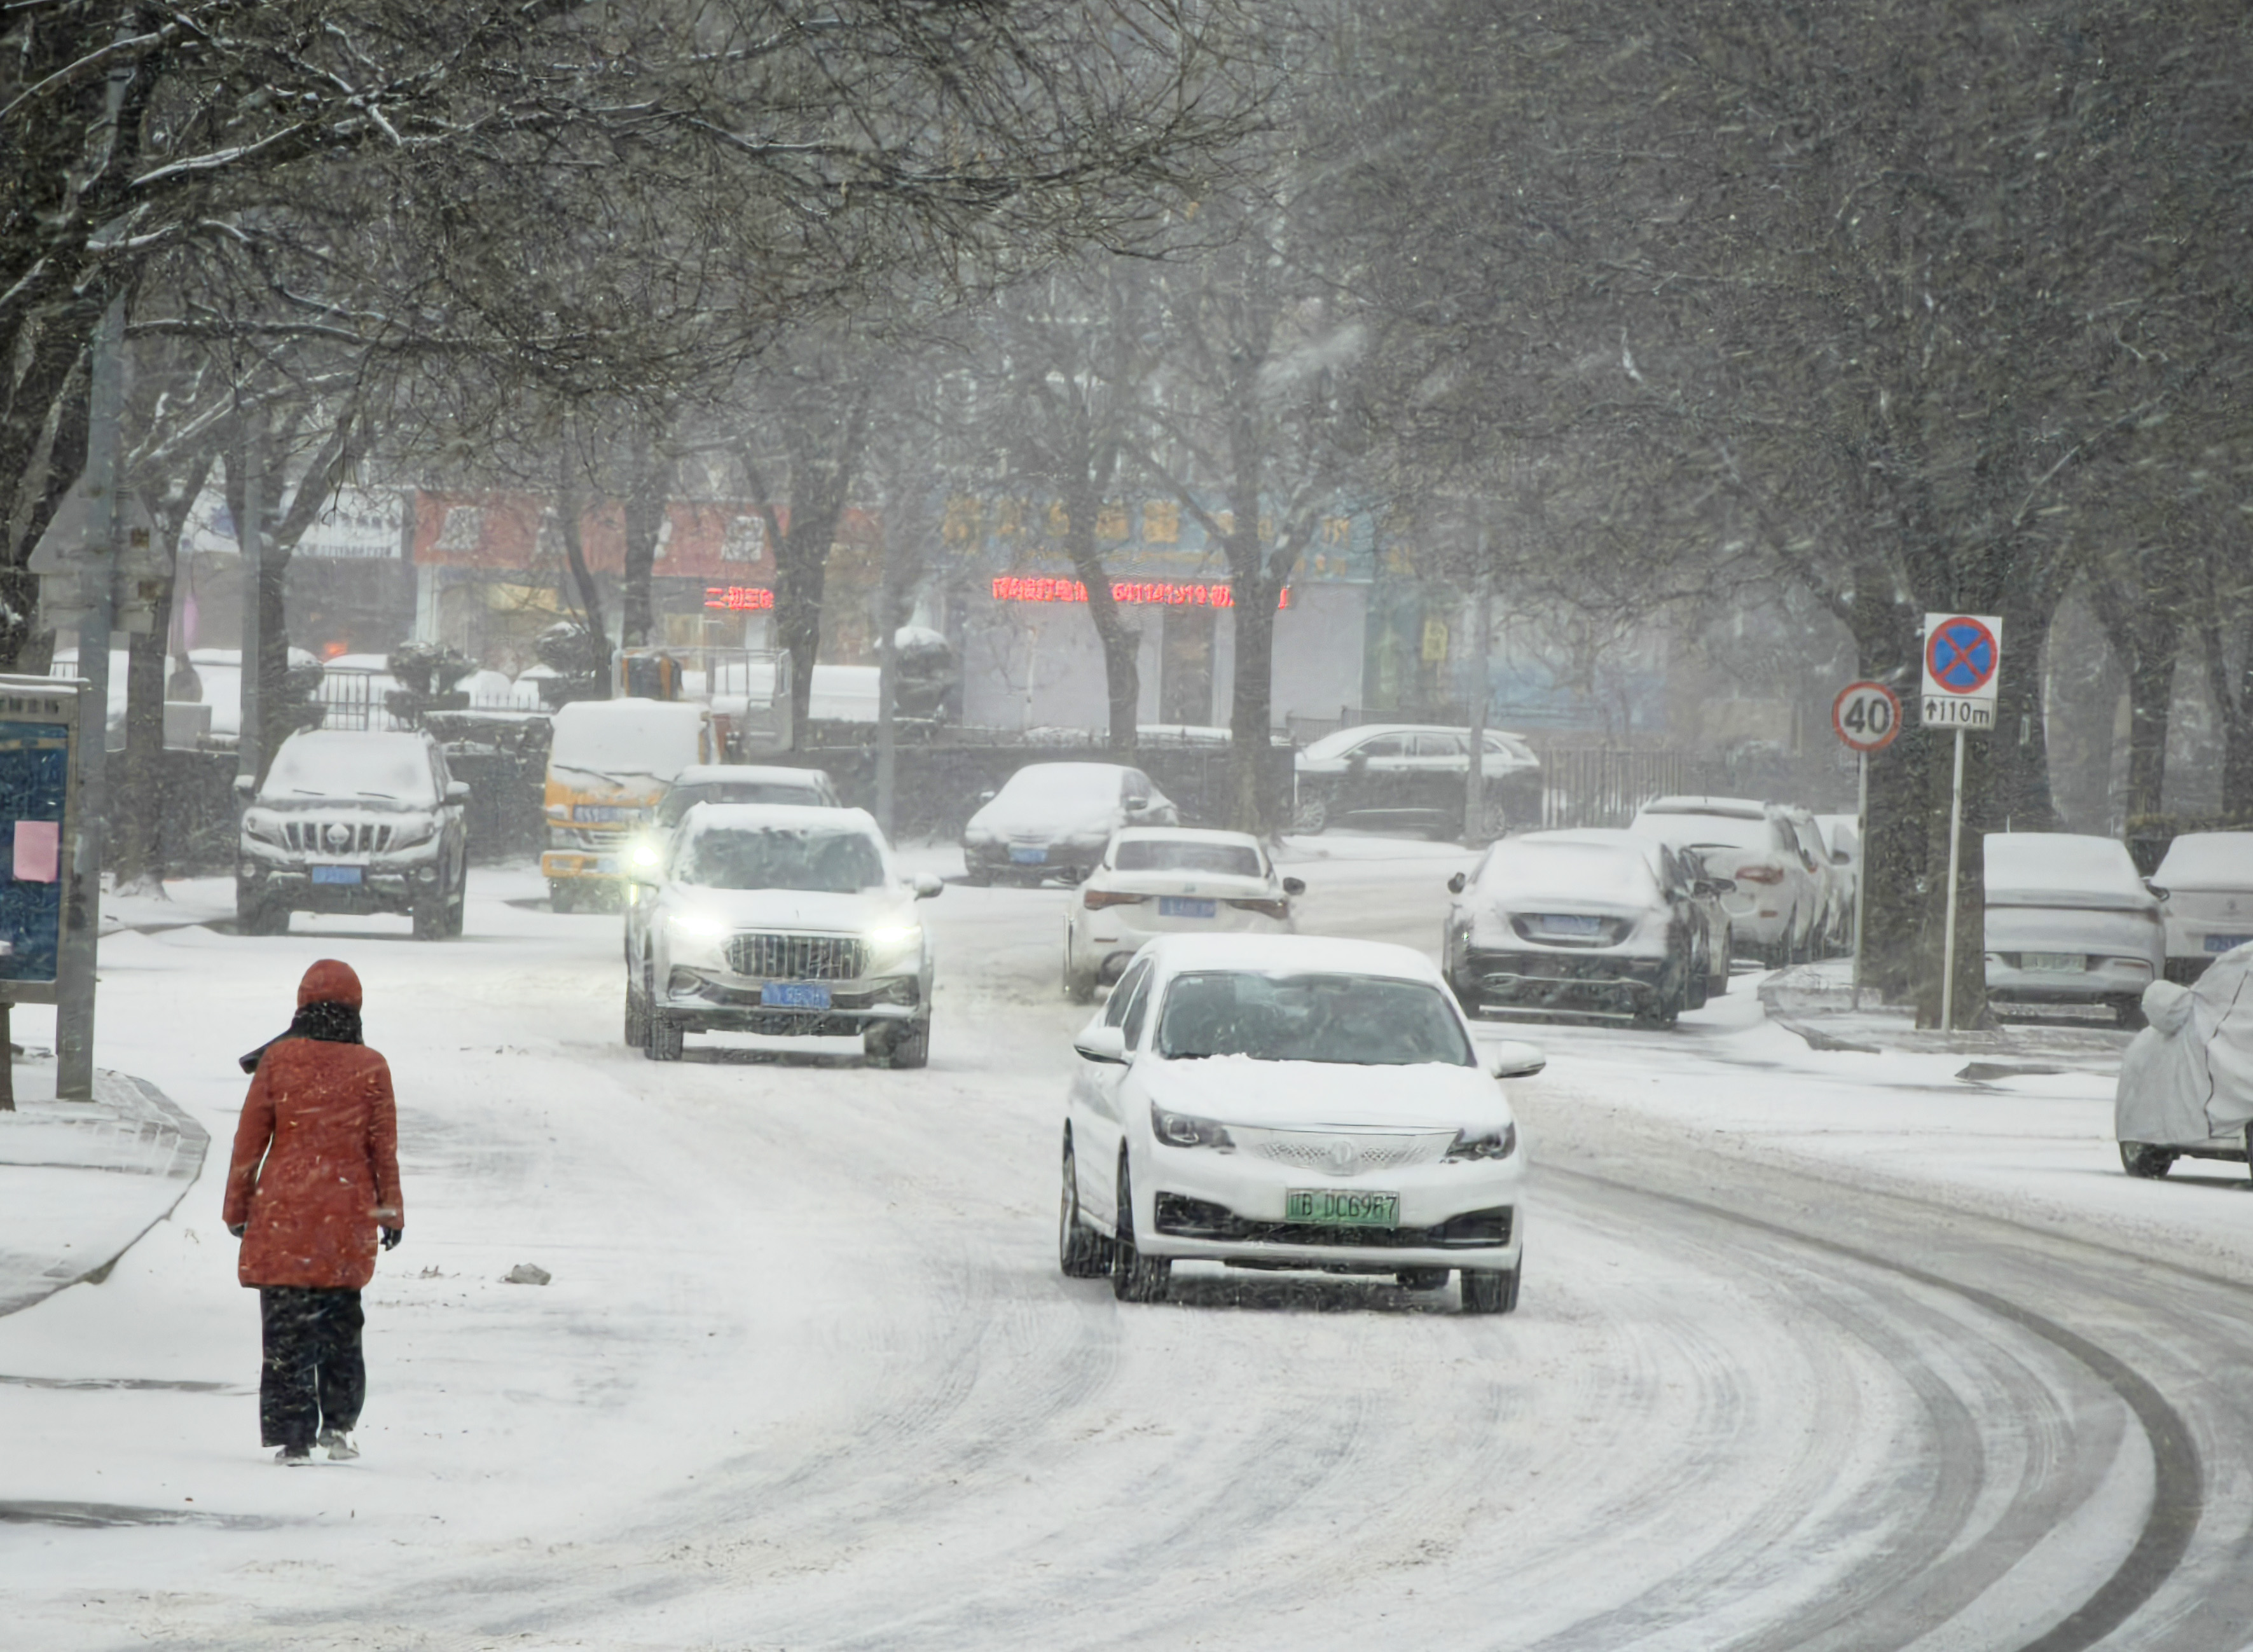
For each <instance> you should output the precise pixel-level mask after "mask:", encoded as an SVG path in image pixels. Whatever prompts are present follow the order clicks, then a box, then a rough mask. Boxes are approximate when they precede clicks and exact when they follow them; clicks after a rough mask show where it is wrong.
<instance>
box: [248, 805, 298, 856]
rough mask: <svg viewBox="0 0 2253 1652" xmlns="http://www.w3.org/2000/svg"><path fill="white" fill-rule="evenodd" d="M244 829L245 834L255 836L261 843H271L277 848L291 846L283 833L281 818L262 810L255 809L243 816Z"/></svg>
mask: <svg viewBox="0 0 2253 1652" xmlns="http://www.w3.org/2000/svg"><path fill="white" fill-rule="evenodd" d="M242 831H243V835H244V836H246V837H252V838H255V839H257V840H259V841H260V842H261V843H270V844H272V845H273V846H274V847H276V848H277V849H286V848H288V847H289V839H288V838H287V837H286V836H284V835H283V833H282V822H281V820H280V819H278V818H277V817H276V816H274V815H270V814H268V813H266V812H263V811H262V810H258V809H253V810H251V811H250V812H248V814H245V815H244V816H243V817H242Z"/></svg>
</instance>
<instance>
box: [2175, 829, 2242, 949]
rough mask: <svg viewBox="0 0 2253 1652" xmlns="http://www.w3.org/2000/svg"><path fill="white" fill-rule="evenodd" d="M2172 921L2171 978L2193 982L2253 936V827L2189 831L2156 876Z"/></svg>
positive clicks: (2177, 842)
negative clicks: (2246, 829) (2218, 960)
mask: <svg viewBox="0 0 2253 1652" xmlns="http://www.w3.org/2000/svg"><path fill="white" fill-rule="evenodd" d="M2151 883H2152V889H2154V890H2155V891H2156V892H2158V894H2159V910H2160V914H2161V916H2162V917H2165V918H2166V926H2167V979H2169V980H2171V981H2178V982H2188V981H2194V980H2196V979H2198V978H2199V977H2200V975H2201V974H2203V973H2204V972H2205V970H2206V966H2207V965H2209V964H2211V963H2212V962H2214V960H2215V958H2220V957H2221V956H2222V954H2223V953H2224V952H2229V951H2236V949H2237V948H2238V947H2241V946H2243V945H2244V944H2245V943H2246V942H2248V941H2253V832H2186V833H2183V834H2182V835H2181V836H2180V837H2179V838H2177V839H2176V840H2174V841H2173V843H2171V844H2169V845H2168V846H2167V853H2166V859H2165V860H2163V861H2160V862H2159V870H2158V871H2157V872H2154V873H2153V874H2152V880H2151Z"/></svg>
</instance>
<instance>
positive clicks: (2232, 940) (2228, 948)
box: [2206, 935, 2253, 952]
mask: <svg viewBox="0 0 2253 1652" xmlns="http://www.w3.org/2000/svg"><path fill="white" fill-rule="evenodd" d="M2248 941H2253V935H2209V936H2208V937H2207V938H2206V950H2207V951H2209V952H2234V951H2236V950H2237V949H2238V948H2239V947H2241V946H2243V945H2244V944H2245V943H2246V942H2248Z"/></svg>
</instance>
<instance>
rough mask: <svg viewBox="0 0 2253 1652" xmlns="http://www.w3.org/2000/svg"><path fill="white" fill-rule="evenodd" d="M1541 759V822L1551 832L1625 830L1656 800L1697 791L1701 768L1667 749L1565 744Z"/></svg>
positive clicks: (1684, 755) (1685, 756) (1542, 753)
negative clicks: (1567, 828) (1563, 829)
mask: <svg viewBox="0 0 2253 1652" xmlns="http://www.w3.org/2000/svg"><path fill="white" fill-rule="evenodd" d="M1538 755H1539V756H1540V758H1541V824H1542V826H1544V827H1547V828H1552V829H1553V828H1556V827H1560V826H1625V825H1627V824H1628V822H1629V821H1630V820H1632V819H1634V818H1635V812H1636V810H1637V809H1639V808H1641V807H1642V806H1643V805H1644V804H1646V803H1648V802H1650V799H1651V798H1657V797H1664V796H1665V795H1666V794H1668V793H1670V792H1681V791H1695V790H1698V787H1699V771H1700V770H1701V769H1702V767H1703V765H1701V764H1698V763H1692V762H1691V758H1690V756H1689V754H1688V753H1687V752H1683V751H1677V750H1673V749H1667V748H1653V749H1636V748H1622V747H1618V746H1561V747H1552V748H1550V749H1547V750H1541V751H1539V752H1538Z"/></svg>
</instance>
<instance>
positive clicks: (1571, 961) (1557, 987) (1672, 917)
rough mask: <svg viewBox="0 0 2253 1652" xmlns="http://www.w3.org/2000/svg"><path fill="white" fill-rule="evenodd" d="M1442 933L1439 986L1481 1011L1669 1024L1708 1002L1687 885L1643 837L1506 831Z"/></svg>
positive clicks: (1465, 886) (1456, 886) (1450, 883)
mask: <svg viewBox="0 0 2253 1652" xmlns="http://www.w3.org/2000/svg"><path fill="white" fill-rule="evenodd" d="M1447 888H1448V889H1449V890H1450V891H1452V892H1453V893H1454V897H1455V898H1454V902H1453V903H1451V904H1450V905H1449V906H1448V908H1447V921H1446V923H1445V924H1444V925H1443V926H1442V928H1441V931H1440V958H1441V959H1442V960H1443V963H1444V967H1445V969H1446V971H1447V984H1448V985H1449V986H1452V987H1453V988H1454V993H1455V997H1456V998H1457V999H1458V1000H1460V1001H1461V1004H1462V1007H1463V1008H1464V1009H1465V1010H1466V1011H1468V1013H1469V1014H1473V1015H1476V1014H1479V1013H1480V1012H1481V1011H1482V1010H1486V1009H1498V1010H1518V1011H1533V1012H1538V1013H1541V1014H1572V1015H1593V1016H1601V1017H1603V1018H1606V1019H1609V1020H1624V1019H1627V1018H1629V1017H1633V1018H1634V1019H1635V1020H1637V1021H1643V1022H1646V1023H1649V1024H1651V1025H1654V1026H1662V1027H1663V1026H1671V1025H1672V1024H1673V1022H1674V1020H1675V1018H1676V1017H1677V1016H1678V1015H1679V1014H1681V1012H1682V1011H1683V1010H1685V1009H1686V1008H1691V1007H1694V1006H1695V1005H1698V1004H1703V1003H1704V1002H1705V977H1704V975H1703V974H1702V973H1700V972H1699V970H1698V964H1697V956H1696V951H1695V940H1696V927H1697V924H1698V919H1697V916H1696V914H1695V912H1694V911H1693V910H1691V901H1690V896H1689V895H1688V893H1687V892H1686V891H1685V890H1681V889H1668V888H1666V887H1665V886H1664V883H1663V882H1661V875H1660V873H1659V872H1658V870H1657V869H1656V868H1655V866H1654V863H1653V861H1652V859H1651V857H1650V854H1649V852H1648V851H1647V850H1645V849H1644V848H1643V847H1641V846H1640V845H1635V844H1618V843H1582V842H1570V841H1566V842H1559V841H1554V840H1547V839H1546V834H1545V833H1534V834H1533V835H1531V836H1530V837H1523V838H1505V839H1503V840H1502V841H1501V842H1499V843H1496V844H1495V845H1493V846H1492V847H1489V849H1488V850H1487V852H1486V854H1484V855H1483V856H1482V857H1481V859H1480V861H1479V863H1478V865H1477V867H1476V868H1475V869H1474V870H1473V871H1472V872H1471V873H1470V874H1469V875H1468V876H1467V875H1464V874H1463V873H1461V872H1458V873H1456V874H1455V875H1454V876H1453V877H1452V878H1449V879H1448V880H1447Z"/></svg>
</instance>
